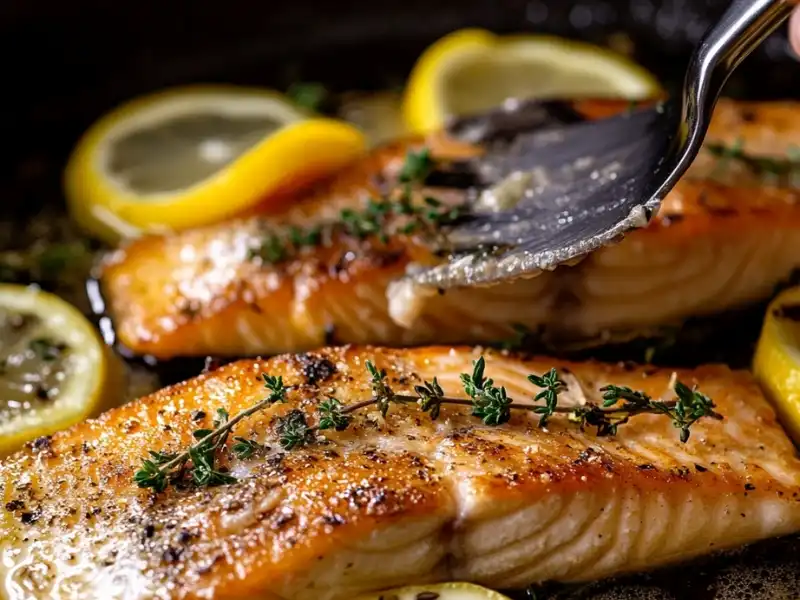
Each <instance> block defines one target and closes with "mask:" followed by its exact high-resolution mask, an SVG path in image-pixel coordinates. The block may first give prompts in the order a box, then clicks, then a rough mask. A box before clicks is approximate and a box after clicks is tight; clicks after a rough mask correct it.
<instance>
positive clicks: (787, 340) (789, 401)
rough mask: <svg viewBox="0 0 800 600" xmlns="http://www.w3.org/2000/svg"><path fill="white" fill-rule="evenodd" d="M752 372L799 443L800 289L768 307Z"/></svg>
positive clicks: (784, 293) (789, 292) (796, 288)
mask: <svg viewBox="0 0 800 600" xmlns="http://www.w3.org/2000/svg"><path fill="white" fill-rule="evenodd" d="M753 371H754V373H755V375H756V378H757V379H758V380H759V382H760V383H761V386H762V387H763V388H764V391H765V392H767V394H768V395H769V397H770V399H771V400H772V401H773V403H774V405H775V409H776V410H777V411H778V414H779V416H780V418H781V421H782V423H783V426H784V427H785V428H786V430H787V431H788V432H789V435H791V436H792V439H793V440H794V441H795V443H800V287H794V288H790V289H788V290H786V291H785V292H783V293H781V294H780V295H778V297H777V298H775V300H773V301H772V303H771V304H770V305H769V308H768V309H767V315H766V317H765V318H764V325H763V326H762V328H761V336H760V337H759V340H758V345H757V346H756V354H755V358H754V359H753Z"/></svg>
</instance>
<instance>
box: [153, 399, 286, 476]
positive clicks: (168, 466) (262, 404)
mask: <svg viewBox="0 0 800 600" xmlns="http://www.w3.org/2000/svg"><path fill="white" fill-rule="evenodd" d="M295 387H297V386H286V388H285V389H286V390H287V391H288V390H291V389H294V388H295ZM272 404H275V399H274V398H272V397H271V396H267V397H266V398H264V399H263V400H261V401H259V402H257V403H255V404H254V405H253V406H251V407H250V408H246V409H245V410H243V411H242V412H240V413H237V414H236V416H235V417H233V418H232V419H230V420H229V421H227V422H226V423H224V424H223V425H221V426H220V427H218V428H217V429H215V430H214V431H213V432H211V433H209V434H208V435H207V436H206V437H204V438H202V439H200V440H199V441H197V442H195V443H194V444H192V445H191V446H189V448H188V449H187V450H186V451H185V452H182V453H180V454H178V455H177V456H175V458H173V459H172V460H170V461H168V462H165V463H164V464H163V465H161V470H162V471H163V472H165V473H168V472H169V471H170V470H172V469H174V468H175V467H177V466H179V465H181V464H183V463H185V462H186V461H187V460H189V456H190V454H191V452H192V450H198V449H200V448H202V447H203V446H205V445H206V444H208V443H209V442H210V441H211V440H212V439H215V442H214V445H213V446H212V447H213V448H214V449H215V450H216V449H217V448H219V447H220V446H221V445H222V441H223V440H224V439H225V434H226V433H228V432H229V431H230V430H231V429H233V428H234V427H236V425H237V424H238V423H239V422H240V421H242V419H246V418H247V417H249V416H250V415H253V414H255V413H257V412H259V411H262V410H264V409H265V408H267V407H268V406H271V405H272Z"/></svg>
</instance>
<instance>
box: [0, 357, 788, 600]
mask: <svg viewBox="0 0 800 600" xmlns="http://www.w3.org/2000/svg"><path fill="white" fill-rule="evenodd" d="M480 355H483V356H485V359H486V375H487V376H488V377H492V378H494V380H495V382H496V385H502V386H506V387H507V390H508V393H509V395H511V396H512V397H514V398H515V401H518V402H524V403H531V401H532V400H531V398H532V396H533V393H535V392H536V391H537V390H536V389H535V388H533V387H532V386H531V385H530V384H529V383H528V381H527V375H528V374H530V373H534V374H542V373H544V372H546V371H548V370H549V369H550V368H551V367H556V368H557V369H558V370H559V373H560V375H561V377H562V379H563V380H564V382H565V383H566V385H567V388H566V390H565V391H563V392H562V393H561V394H560V395H559V403H560V405H565V406H579V405H582V404H583V403H585V402H587V401H590V402H597V401H598V400H599V391H598V390H599V388H600V387H601V386H603V385H606V384H615V385H620V386H629V387H631V388H633V389H635V390H641V391H643V392H645V393H647V394H649V395H650V396H652V397H653V398H656V399H658V398H664V399H666V398H668V397H669V395H670V390H671V385H672V384H671V381H672V378H673V377H674V374H673V373H672V372H670V371H666V370H658V369H655V368H645V367H636V366H631V365H628V364H620V365H606V364H599V363H593V362H589V363H570V362H563V361H558V360H553V359H547V358H525V357H521V356H517V355H511V354H507V353H503V352H490V351H485V350H481V349H469V348H448V347H432V348H420V349H412V350H387V349H380V348H369V347H366V348H358V347H339V348H329V349H323V350H319V351H316V352H314V353H310V354H300V355H285V356H280V357H277V358H273V359H270V360H242V361H239V362H236V363H233V364H230V365H227V366H225V367H222V368H220V369H219V370H217V371H215V372H212V373H208V374H205V375H202V376H200V377H197V378H195V379H193V380H190V381H187V382H185V383H181V384H178V385H175V386H172V387H169V388H166V389H164V390H162V391H160V392H157V393H155V394H153V395H151V396H147V397H144V398H142V399H140V400H138V401H134V402H132V403H130V404H128V405H125V406H123V407H120V408H117V409H114V410H112V411H110V412H107V413H105V414H104V415H102V416H101V417H100V418H98V419H96V420H91V421H87V422H85V423H82V424H79V425H77V426H75V427H73V428H71V429H69V430H67V431H63V432H60V433H57V434H55V435H54V436H53V437H52V438H42V439H40V440H38V441H36V442H34V443H32V444H30V445H29V447H27V448H26V449H24V450H22V451H20V452H18V453H17V454H15V455H12V456H10V457H8V458H6V459H4V460H3V462H2V463H0V486H1V487H0V490H2V491H1V494H2V500H3V504H4V505H5V510H3V511H0V553H1V554H2V561H0V575H2V579H1V581H2V582H3V583H2V585H3V591H4V593H5V596H6V598H8V599H9V600H23V599H28V598H81V599H82V600H92V599H102V600H115V599H126V600H133V599H144V598H160V599H167V598H169V599H173V598H187V599H188V598H192V599H199V598H204V599H223V598H224V599H234V598H242V599H245V598H264V599H270V600H277V599H287V600H338V599H345V598H351V597H352V595H353V594H355V593H358V592H365V591H370V590H378V589H382V588H388V587H391V586H395V585H403V584H411V583H428V582H435V581H442V580H453V579H454V580H464V581H472V582H477V583H481V584H485V585H487V586H491V587H496V588H514V587H522V586H526V585H528V584H531V583H534V582H540V581H545V580H558V581H580V580H588V579H593V578H600V577H605V576H610V575H614V574H617V573H621V572H626V571H636V570H641V569H647V568H651V567H655V566H657V565H661V564H664V563H669V562H673V561H677V560H683V559H688V558H690V557H693V556H697V555H701V554H705V553H708V552H711V551H715V550H719V549H723V548H728V547H732V546H736V545H739V544H744V543H747V542H751V541H754V540H758V539H761V538H766V537H770V536H778V535H782V534H788V533H790V532H795V531H798V530H800V460H798V458H797V456H796V452H795V448H794V446H793V445H792V443H791V442H790V441H789V439H788V438H787V437H786V435H785V433H784V432H783V430H782V429H781V427H780V425H779V423H778V422H777V420H776V416H775V412H774V411H773V409H772V408H771V407H770V405H769V404H768V403H767V401H766V400H765V399H764V397H763V395H762V393H761V392H760V391H759V388H758V386H757V385H756V384H755V383H754V381H753V379H752V378H751V376H750V375H749V374H747V373H745V372H735V371H731V370H729V369H728V368H727V367H723V366H706V367H701V368H698V369H696V370H692V371H680V372H678V373H677V377H678V378H679V379H680V380H681V381H683V382H684V383H686V384H687V385H689V386H692V385H696V386H699V389H700V390H701V391H702V392H704V393H705V394H707V395H708V396H710V397H711V398H712V399H713V400H714V402H715V403H716V410H717V411H718V412H719V413H721V414H722V415H723V416H724V419H722V420H713V419H702V420H700V421H698V422H697V423H696V424H695V426H694V427H693V428H692V434H691V437H690V438H689V440H688V441H687V442H686V443H685V444H684V443H681V442H680V441H679V439H678V435H677V430H676V429H675V428H674V427H673V426H672V425H671V423H670V421H669V419H667V418H665V417H664V416H662V415H638V416H635V417H632V418H631V420H630V421H629V422H628V423H627V424H625V425H623V426H621V427H620V429H619V431H618V433H617V435H616V436H612V437H597V436H596V435H595V434H594V433H593V432H592V430H590V428H588V429H587V430H586V431H581V429H580V428H579V427H578V426H577V425H576V424H574V423H571V422H569V421H568V419H567V418H566V417H565V416H563V415H555V416H553V417H552V418H551V420H550V421H549V423H548V425H547V427H546V428H544V429H542V428H539V427H538V426H537V416H536V415H534V414H531V413H530V412H528V411H520V410H515V411H514V414H512V416H511V420H510V421H508V422H507V423H505V424H503V425H499V426H488V425H484V424H483V423H482V422H481V421H480V420H478V419H477V418H476V417H473V416H471V415H470V414H469V408H467V407H463V406H457V405H443V406H442V412H441V414H440V415H439V418H438V420H435V421H432V420H431V417H430V414H428V413H423V412H422V411H421V410H420V409H419V408H418V406H417V405H416V404H410V405H400V404H397V405H395V404H393V405H392V406H391V407H390V410H389V412H388V414H387V416H386V418H385V419H384V418H383V417H381V414H380V412H378V411H377V410H376V409H375V408H374V407H369V408H366V409H364V410H362V411H360V412H354V413H352V414H353V421H352V423H351V424H350V426H349V427H348V428H347V429H345V430H344V431H333V430H328V431H325V432H324V433H325V439H324V440H319V439H318V440H317V441H316V442H314V443H312V444H310V445H308V446H305V447H299V448H294V449H292V450H289V451H283V450H281V447H280V446H279V445H278V439H277V437H276V433H275V419H276V417H279V416H286V415H287V414H288V413H289V411H302V412H303V413H304V414H306V415H307V417H308V419H309V422H310V423H314V422H316V418H317V417H316V413H315V409H316V408H317V407H318V405H319V403H320V402H321V401H322V400H323V399H325V398H327V397H328V396H331V395H335V397H337V398H338V399H340V400H341V401H342V402H343V403H344V404H345V405H348V404H354V403H357V402H359V401H363V400H365V399H369V398H370V397H371V395H372V391H371V387H370V386H371V383H370V378H369V377H368V374H367V372H366V369H365V364H366V361H367V360H371V361H373V362H374V363H375V364H376V365H377V367H378V368H382V369H386V371H387V375H388V379H387V381H388V382H389V384H390V385H391V386H392V387H393V389H394V391H395V393H402V392H406V393H413V392H412V389H413V386H414V385H415V384H418V383H420V382H421V380H431V379H432V378H433V377H437V378H438V381H439V383H440V384H441V386H442V387H443V388H444V392H445V393H446V394H447V395H448V396H454V397H461V398H466V395H465V394H464V389H463V387H462V386H461V384H460V383H459V374H460V373H463V372H467V373H468V372H471V370H472V361H473V360H475V359H477V358H478V357H479V356H480ZM265 373H266V374H269V375H272V376H278V375H280V376H282V377H283V381H284V383H285V384H286V385H287V386H296V387H293V389H291V390H290V391H289V392H287V398H286V400H287V401H286V403H285V404H281V403H276V404H273V405H272V406H270V407H268V408H267V409H266V410H265V411H264V412H262V413H257V414H256V415H253V416H251V417H249V418H248V419H245V420H242V421H240V422H239V423H238V424H237V425H236V427H235V429H234V431H233V434H234V435H236V436H244V437H246V438H250V437H252V438H253V439H255V441H257V442H258V443H260V444H263V445H264V448H262V449H261V450H259V451H258V452H256V453H255V454H254V455H252V456H251V457H250V458H247V459H244V460H240V459H236V458H234V457H232V456H231V455H230V453H229V452H227V451H225V452H221V453H220V454H221V456H220V459H219V460H220V461H221V462H222V464H224V465H227V466H228V467H229V472H230V473H231V474H232V475H233V476H235V477H236V478H237V480H236V481H235V482H233V483H228V484H226V485H220V486H217V487H204V488H196V487H192V486H188V487H183V488H176V487H174V486H172V487H169V488H167V490H166V491H164V492H162V493H155V492H153V491H152V490H149V489H148V490H146V489H140V488H138V487H137V486H136V485H135V484H134V482H133V474H134V471H135V470H136V469H137V468H139V466H140V465H141V460H142V458H143V457H145V456H146V455H147V451H148V450H159V451H164V452H174V451H179V450H180V449H182V448H185V447H186V446H187V445H188V444H189V443H190V441H191V439H192V431H193V430H195V429H198V428H203V427H208V426H210V421H211V418H212V415H213V414H214V412H215V411H216V410H217V409H218V408H224V409H226V410H228V411H229V412H230V414H231V415H235V414H236V413H237V412H239V411H241V410H243V409H245V408H248V407H251V406H253V405H254V404H255V403H256V402H258V401H259V400H261V399H263V398H264V397H265V395H266V394H267V391H266V390H265V389H264V385H263V384H264V382H263V380H262V374H265ZM230 443H232V442H228V444H230Z"/></svg>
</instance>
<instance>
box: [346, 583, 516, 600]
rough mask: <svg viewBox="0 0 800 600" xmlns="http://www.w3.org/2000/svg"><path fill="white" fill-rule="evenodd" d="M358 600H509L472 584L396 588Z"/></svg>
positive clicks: (441, 584)
mask: <svg viewBox="0 0 800 600" xmlns="http://www.w3.org/2000/svg"><path fill="white" fill-rule="evenodd" d="M358 600H510V599H509V598H508V596H504V595H503V594H499V593H497V592H495V591H494V590H490V589H488V588H485V587H481V586H479V585H474V584H472V583H438V584H434V585H416V586H412V587H404V588H396V589H394V590H386V591H383V592H377V593H375V594H369V595H367V596H360V597H359V598H358Z"/></svg>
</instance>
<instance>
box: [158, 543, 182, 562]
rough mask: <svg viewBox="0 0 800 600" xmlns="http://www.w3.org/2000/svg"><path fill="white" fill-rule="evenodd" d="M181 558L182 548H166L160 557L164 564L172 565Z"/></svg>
mask: <svg viewBox="0 0 800 600" xmlns="http://www.w3.org/2000/svg"><path fill="white" fill-rule="evenodd" d="M181 556H183V548H175V547H173V546H168V547H167V549H166V550H164V553H163V554H162V555H161V557H162V558H163V559H164V562H165V563H168V564H174V563H176V562H178V561H179V560H180V559H181Z"/></svg>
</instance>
